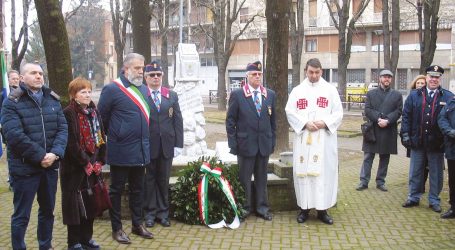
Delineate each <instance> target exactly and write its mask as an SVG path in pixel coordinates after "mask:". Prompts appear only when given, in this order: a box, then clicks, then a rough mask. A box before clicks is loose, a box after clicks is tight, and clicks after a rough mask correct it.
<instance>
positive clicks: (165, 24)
mask: <svg viewBox="0 0 455 250" xmlns="http://www.w3.org/2000/svg"><path fill="white" fill-rule="evenodd" d="M157 7H158V15H159V16H158V18H157V19H158V20H157V21H158V28H159V29H160V35H161V68H162V69H163V86H165V87H169V70H168V65H169V62H168V58H167V48H168V38H167V37H168V36H167V35H168V29H169V0H159V1H158V3H157Z"/></svg>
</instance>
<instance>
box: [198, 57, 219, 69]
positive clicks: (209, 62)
mask: <svg viewBox="0 0 455 250" xmlns="http://www.w3.org/2000/svg"><path fill="white" fill-rule="evenodd" d="M200 60H201V66H202V67H210V66H216V62H215V58H205V57H201V59H200Z"/></svg>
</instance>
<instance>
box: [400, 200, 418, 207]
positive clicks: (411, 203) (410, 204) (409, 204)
mask: <svg viewBox="0 0 455 250" xmlns="http://www.w3.org/2000/svg"><path fill="white" fill-rule="evenodd" d="M418 205H419V202H418V201H411V200H406V202H405V203H403V205H401V206H402V207H417V206H418Z"/></svg>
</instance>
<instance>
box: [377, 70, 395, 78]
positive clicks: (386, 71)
mask: <svg viewBox="0 0 455 250" xmlns="http://www.w3.org/2000/svg"><path fill="white" fill-rule="evenodd" d="M379 76H391V77H393V73H392V71H390V70H388V69H383V70H381V72H380V73H379Z"/></svg>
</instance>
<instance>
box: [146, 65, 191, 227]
mask: <svg viewBox="0 0 455 250" xmlns="http://www.w3.org/2000/svg"><path fill="white" fill-rule="evenodd" d="M144 71H145V73H144V75H145V81H146V83H147V87H148V88H149V90H150V97H149V100H148V102H149V105H150V127H149V130H150V158H151V159H150V164H149V165H148V166H147V167H146V174H145V192H144V194H145V200H144V216H145V226H146V227H153V226H154V225H155V221H157V222H158V223H160V224H161V225H162V226H164V227H169V226H170V225H171V222H170V220H169V198H168V197H169V193H168V190H169V178H170V172H171V167H172V160H173V158H174V157H176V156H178V155H179V154H180V153H181V151H182V148H183V119H182V114H181V112H180V106H179V99H178V96H177V93H175V92H174V91H172V90H169V89H168V88H165V87H163V86H162V80H163V71H162V69H161V66H160V64H159V63H158V62H156V61H153V62H152V63H151V64H148V65H146V66H145V70H144Z"/></svg>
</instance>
